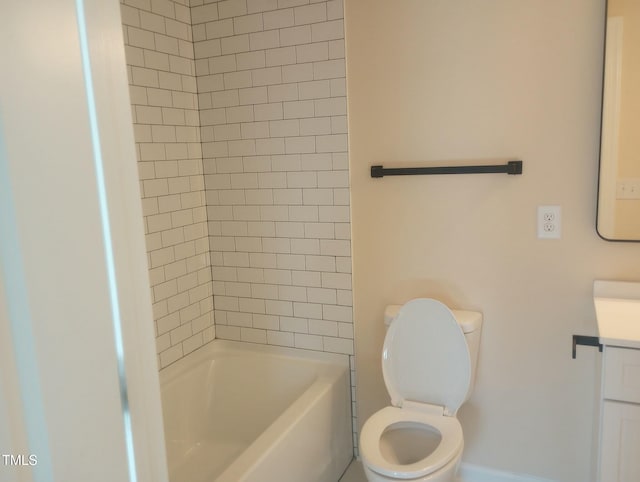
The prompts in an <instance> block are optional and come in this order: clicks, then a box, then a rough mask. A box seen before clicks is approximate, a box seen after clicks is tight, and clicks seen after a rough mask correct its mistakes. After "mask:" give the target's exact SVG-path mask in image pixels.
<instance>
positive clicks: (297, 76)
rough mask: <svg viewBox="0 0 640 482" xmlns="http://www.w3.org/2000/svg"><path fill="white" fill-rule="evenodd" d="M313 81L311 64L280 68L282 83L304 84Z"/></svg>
mask: <svg viewBox="0 0 640 482" xmlns="http://www.w3.org/2000/svg"><path fill="white" fill-rule="evenodd" d="M307 80H313V64H312V63H305V64H294V65H284V66H283V67H282V82H285V83H287V82H304V81H307Z"/></svg>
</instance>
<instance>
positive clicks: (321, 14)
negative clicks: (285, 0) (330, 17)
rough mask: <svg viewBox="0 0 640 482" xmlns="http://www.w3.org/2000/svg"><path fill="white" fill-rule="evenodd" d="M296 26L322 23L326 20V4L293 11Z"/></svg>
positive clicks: (307, 6)
mask: <svg viewBox="0 0 640 482" xmlns="http://www.w3.org/2000/svg"><path fill="white" fill-rule="evenodd" d="M294 18H295V23H296V25H304V24H309V23H317V22H324V21H326V20H327V4H326V3H325V2H321V3H314V4H311V5H305V6H302V7H296V8H295V9H294Z"/></svg>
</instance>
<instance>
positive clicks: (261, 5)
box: [247, 0, 278, 13]
mask: <svg viewBox="0 0 640 482" xmlns="http://www.w3.org/2000/svg"><path fill="white" fill-rule="evenodd" d="M277 8H278V0H247V11H248V12H249V13H256V12H266V11H268V10H275V9H277Z"/></svg>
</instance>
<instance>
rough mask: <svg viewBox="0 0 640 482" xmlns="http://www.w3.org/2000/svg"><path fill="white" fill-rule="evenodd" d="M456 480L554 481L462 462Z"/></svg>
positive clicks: (473, 481) (495, 481) (487, 481)
mask: <svg viewBox="0 0 640 482" xmlns="http://www.w3.org/2000/svg"><path fill="white" fill-rule="evenodd" d="M457 482H555V481H553V480H551V479H541V478H540V477H534V476H532V475H526V474H516V473H513V472H503V471H501V470H494V469H489V468H487V467H480V466H478V465H471V464H466V463H462V465H461V466H460V470H459V472H458V481H457Z"/></svg>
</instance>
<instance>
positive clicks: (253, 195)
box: [242, 145, 271, 204]
mask: <svg viewBox="0 0 640 482" xmlns="http://www.w3.org/2000/svg"><path fill="white" fill-rule="evenodd" d="M258 150H259V149H258V146H257V145H256V151H258ZM242 166H243V170H244V172H269V171H270V170H271V159H270V158H269V156H262V155H258V156H247V157H244V158H242ZM258 184H259V181H258ZM267 192H270V191H268V190H264V189H263V190H261V191H260V193H258V192H257V191H255V192H254V191H247V192H246V196H247V203H248V204H271V203H270V202H266V201H267V199H265V198H264V193H267ZM261 193H262V194H261ZM258 194H260V196H259V197H257V196H258Z"/></svg>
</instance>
